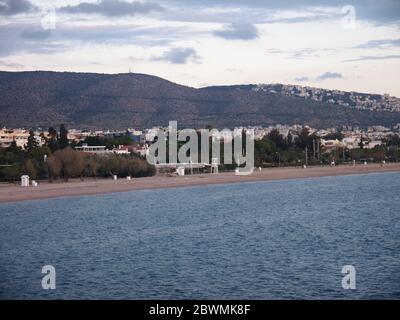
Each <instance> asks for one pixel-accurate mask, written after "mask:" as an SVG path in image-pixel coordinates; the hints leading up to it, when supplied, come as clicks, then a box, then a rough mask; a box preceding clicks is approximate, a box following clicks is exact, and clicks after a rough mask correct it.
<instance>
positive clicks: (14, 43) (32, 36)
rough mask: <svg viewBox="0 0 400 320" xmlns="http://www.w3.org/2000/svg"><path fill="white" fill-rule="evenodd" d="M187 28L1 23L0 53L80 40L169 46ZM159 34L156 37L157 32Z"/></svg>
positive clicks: (50, 49) (64, 46) (60, 47)
mask: <svg viewBox="0 0 400 320" xmlns="http://www.w3.org/2000/svg"><path fill="white" fill-rule="evenodd" d="M191 32H192V31H190V29H188V28H185V27H143V26H139V25H121V26H115V25H106V26H69V25H65V24H57V28H56V29H55V30H44V29H42V28H41V27H40V25H36V24H20V23H11V24H7V25H3V26H1V25H0V39H1V41H2V43H1V46H0V56H8V55H10V54H13V53H18V52H31V53H47V54H48V53H56V52H60V51H64V50H68V48H73V47H74V46H76V45H79V44H80V43H82V42H84V43H88V44H90V43H96V44H105V45H108V44H124V45H126V44H132V45H138V46H142V47H149V46H166V45H169V44H170V43H171V42H173V41H176V40H178V39H180V38H181V37H188V35H192V34H191ZM155 34H156V35H157V37H155V36H154V35H155Z"/></svg>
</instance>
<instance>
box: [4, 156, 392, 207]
mask: <svg viewBox="0 0 400 320" xmlns="http://www.w3.org/2000/svg"><path fill="white" fill-rule="evenodd" d="M391 171H400V163H389V164H385V165H384V166H383V167H382V166H381V165H380V164H368V165H356V166H351V165H342V166H336V167H330V166H323V167H321V166H318V167H317V166H316V167H308V168H306V169H303V168H293V167H290V168H268V169H263V170H262V171H258V170H255V171H254V173H253V174H251V175H247V176H238V175H235V173H233V172H227V173H220V174H195V175H187V176H183V177H166V176H154V177H147V178H136V179H132V180H131V181H128V180H126V179H123V178H119V179H118V180H117V181H114V180H112V179H97V180H95V179H85V181H81V180H79V179H76V180H71V181H69V182H61V181H57V182H53V183H49V182H44V181H43V182H39V185H38V186H37V187H21V186H19V185H13V184H9V183H8V184H7V183H3V184H0V203H1V202H15V201H22V200H37V199H48V198H58V197H65V196H82V195H94V194H104V193H112V192H126V191H135V190H148V189H162V188H177V187H188V186H198V185H210V184H222V185H223V184H227V183H237V182H250V181H268V180H280V179H296V178H312V177H324V176H338V175H349V174H366V173H374V172H391Z"/></svg>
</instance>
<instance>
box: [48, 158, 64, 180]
mask: <svg viewBox="0 0 400 320" xmlns="http://www.w3.org/2000/svg"><path fill="white" fill-rule="evenodd" d="M46 164H47V170H48V173H49V178H50V181H52V180H53V179H54V178H58V177H59V176H60V175H61V169H62V163H61V161H60V159H59V158H57V157H55V156H51V157H49V158H48V159H47V161H46Z"/></svg>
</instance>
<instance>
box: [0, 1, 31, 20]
mask: <svg viewBox="0 0 400 320" xmlns="http://www.w3.org/2000/svg"><path fill="white" fill-rule="evenodd" d="M36 10H37V7H36V6H35V5H33V4H32V3H31V2H29V1H28V0H0V16H13V15H16V14H20V13H28V12H32V11H36Z"/></svg>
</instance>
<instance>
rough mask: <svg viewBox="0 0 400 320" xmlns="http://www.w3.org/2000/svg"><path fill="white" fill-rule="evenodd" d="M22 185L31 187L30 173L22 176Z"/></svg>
mask: <svg viewBox="0 0 400 320" xmlns="http://www.w3.org/2000/svg"><path fill="white" fill-rule="evenodd" d="M21 187H29V176H28V175H23V176H21Z"/></svg>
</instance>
